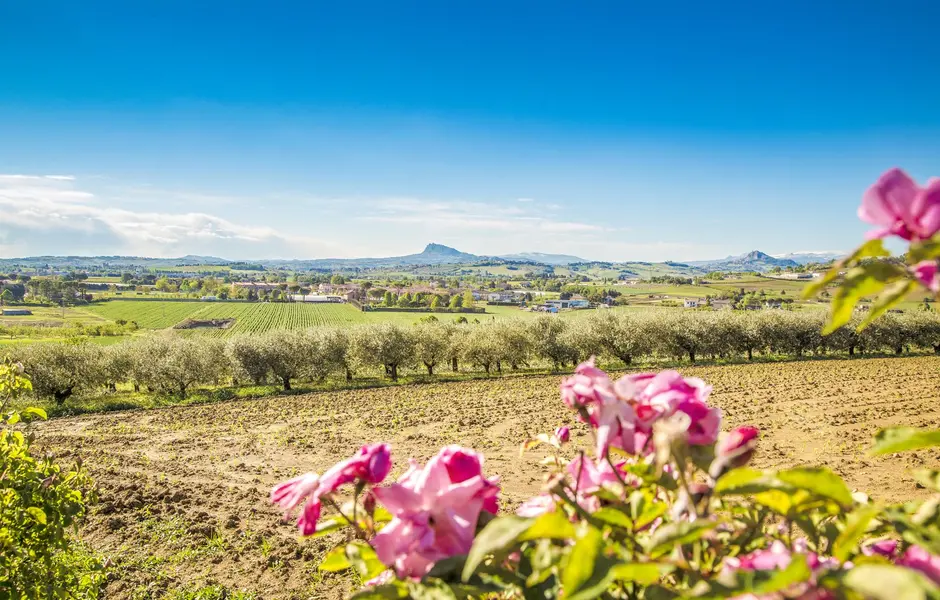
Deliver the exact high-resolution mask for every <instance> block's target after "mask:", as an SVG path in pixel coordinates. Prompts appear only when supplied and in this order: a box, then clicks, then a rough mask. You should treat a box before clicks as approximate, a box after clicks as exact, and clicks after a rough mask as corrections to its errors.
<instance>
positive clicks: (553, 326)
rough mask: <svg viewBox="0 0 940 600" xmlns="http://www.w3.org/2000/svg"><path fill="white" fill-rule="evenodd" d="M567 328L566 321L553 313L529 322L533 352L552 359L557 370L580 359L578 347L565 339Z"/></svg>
mask: <svg viewBox="0 0 940 600" xmlns="http://www.w3.org/2000/svg"><path fill="white" fill-rule="evenodd" d="M566 328H567V323H566V322H565V321H563V320H562V319H559V318H558V317H555V316H551V315H543V316H540V317H537V318H536V319H534V320H533V321H532V322H530V323H529V335H530V336H531V339H532V351H533V353H534V354H535V355H536V356H538V357H539V358H543V359H545V360H548V361H550V362H551V363H552V368H553V369H554V370H556V371H557V370H558V369H559V367H563V366H565V365H566V364H568V363H574V362H576V361H577V360H578V350H577V348H575V347H573V346H571V345H570V344H569V343H567V342H566V341H565V337H564V333H565V329H566Z"/></svg>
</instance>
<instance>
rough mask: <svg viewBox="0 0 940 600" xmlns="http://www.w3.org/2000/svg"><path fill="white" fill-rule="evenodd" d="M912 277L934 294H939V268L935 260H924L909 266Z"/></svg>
mask: <svg viewBox="0 0 940 600" xmlns="http://www.w3.org/2000/svg"><path fill="white" fill-rule="evenodd" d="M911 271H912V272H913V273H914V277H915V278H916V279H917V281H919V282H920V283H921V284H922V285H923V286H924V287H925V288H927V289H928V290H930V291H931V292H933V293H934V294H940V268H938V267H937V261H935V260H925V261H922V262H919V263H917V264H916V265H914V266H913V267H911Z"/></svg>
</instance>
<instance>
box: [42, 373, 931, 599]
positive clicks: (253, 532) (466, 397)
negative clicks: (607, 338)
mask: <svg viewBox="0 0 940 600" xmlns="http://www.w3.org/2000/svg"><path fill="white" fill-rule="evenodd" d="M684 374H686V375H694V376H698V377H703V378H705V379H706V380H707V381H708V382H709V383H711V384H712V385H713V386H714V392H713V395H712V402H713V403H714V404H716V405H717V406H720V407H721V408H722V409H723V411H724V413H725V425H724V428H725V429H727V428H729V427H732V426H735V425H738V424H743V423H751V424H754V425H757V426H758V427H760V428H761V430H762V432H763V437H762V439H761V446H760V447H761V451H760V455H759V459H758V462H757V466H761V467H771V466H787V465H793V464H796V463H809V464H820V465H827V466H829V467H830V468H832V469H833V470H835V471H836V472H837V473H839V474H841V475H842V476H844V477H845V478H846V479H847V480H848V482H849V484H850V485H851V486H853V487H855V488H858V489H862V490H865V491H868V492H869V493H871V494H872V495H873V496H874V497H876V498H879V499H883V500H904V499H907V498H913V497H919V496H921V495H923V494H924V492H923V490H919V489H917V488H916V486H915V484H914V482H913V479H912V478H911V477H910V476H909V475H908V471H910V470H911V469H912V468H914V467H918V466H931V467H933V468H937V467H940V453H938V452H936V451H926V452H920V453H915V454H906V455H900V456H893V457H886V458H868V457H866V456H864V450H865V449H866V448H868V447H869V444H870V440H871V436H872V435H873V434H874V433H875V432H876V431H877V430H878V429H879V428H880V427H884V426H888V425H893V424H909V425H913V426H920V427H938V426H940V357H915V358H897V359H860V360H821V361H807V362H794V363H782V364H754V365H740V366H721V367H699V368H688V369H684ZM559 380H560V378H559V377H547V376H538V377H518V378H503V379H494V380H488V381H473V382H465V383H449V384H432V385H421V386H402V387H392V388H385V389H378V390H359V391H347V392H334V393H324V394H311V395H304V396H291V397H281V398H273V399H265V400H252V401H240V402H230V403H224V404H213V405H203V406H191V407H185V408H167V409H161V410H151V411H145V412H133V413H110V414H104V415H90V416H81V417H75V418H68V419H58V420H54V421H52V422H49V423H46V424H44V425H43V426H42V427H41V430H40V433H39V438H40V441H41V443H42V444H43V445H44V446H45V447H46V448H48V449H51V450H53V451H55V452H56V453H57V454H59V455H60V456H63V457H65V456H69V455H72V454H79V455H81V456H82V457H83V459H84V461H85V464H86V465H88V467H89V468H90V470H91V472H92V475H93V476H94V477H95V479H96V480H97V482H98V483H99V486H100V496H101V501H100V503H99V505H98V506H97V508H96V509H95V510H94V513H93V516H92V518H91V520H90V522H89V523H88V525H87V526H86V527H85V529H84V530H83V532H82V537H83V539H84V540H85V541H86V542H87V543H88V544H89V545H90V546H91V547H92V548H93V549H94V550H95V551H97V552H100V553H102V554H104V555H106V556H109V557H110V558H111V561H112V563H113V566H112V568H111V570H112V576H111V580H110V582H109V584H108V589H107V592H108V594H107V597H109V598H129V597H134V598H158V597H164V596H165V595H167V594H168V593H171V592H174V591H178V590H190V591H191V590H196V589H199V588H200V587H203V586H207V585H221V586H224V587H225V588H226V589H227V590H231V591H234V590H245V591H247V592H251V593H253V594H254V595H255V597H258V598H335V597H340V596H342V595H343V593H344V592H345V591H347V590H348V588H349V585H350V584H349V582H348V581H347V580H346V579H344V578H343V577H342V576H334V575H327V576H324V577H322V578H321V577H320V576H319V575H317V574H316V564H317V561H318V559H319V558H320V557H321V556H322V554H323V552H324V551H325V550H326V549H327V548H328V547H329V546H331V545H332V544H333V543H335V541H336V539H335V538H326V539H317V540H300V539H299V538H298V537H297V536H296V535H295V530H294V529H293V527H292V525H290V524H284V523H281V522H280V521H279V520H278V516H279V515H278V513H277V512H276V511H275V510H274V509H273V508H272V507H271V506H269V504H268V501H267V495H268V490H269V489H270V488H271V486H272V485H273V484H274V483H276V482H278V481H280V480H283V479H285V478H287V477H290V476H293V475H296V474H298V473H300V472H302V471H307V470H318V471H322V470H323V469H325V468H326V467H328V466H329V465H330V464H332V463H333V462H334V461H336V460H338V459H340V458H343V457H346V456H347V455H349V454H350V453H351V452H353V451H354V450H355V449H356V448H357V447H358V445H359V444H361V443H363V442H366V441H377V440H387V441H390V442H391V443H392V444H393V446H394V451H395V456H396V457H397V459H398V461H399V464H398V468H401V467H402V466H403V464H404V459H405V458H407V457H408V456H415V457H416V458H418V459H425V458H427V457H428V456H430V455H431V454H433V453H434V452H436V450H437V449H438V448H439V447H440V446H442V445H445V444H451V443H460V444H464V445H468V446H472V447H474V448H477V449H478V450H481V451H484V452H485V453H486V456H487V466H486V471H487V472H488V473H495V474H499V475H501V476H502V479H503V486H504V496H505V504H506V505H508V506H510V507H511V506H512V505H513V504H514V503H516V502H518V501H519V500H521V499H522V498H523V497H526V496H528V495H531V494H533V493H535V492H537V491H538V489H539V485H540V472H541V471H540V467H538V465H537V464H536V463H537V461H538V458H539V457H540V455H539V454H538V453H537V452H533V453H531V454H530V455H527V456H526V457H525V458H523V459H521V460H520V459H519V458H518V445H519V443H520V441H522V440H523V439H525V438H526V437H528V436H530V435H533V434H535V433H538V432H549V431H551V430H552V429H553V428H554V427H555V426H557V425H558V424H560V423H562V422H566V421H571V419H570V416H571V415H570V414H569V413H568V412H567V411H566V410H565V409H564V407H563V406H562V404H561V402H560V401H559V400H558V391H557V389H558V388H557V386H558V382H559ZM573 433H574V436H573V439H574V441H575V442H578V441H581V442H583V441H585V439H586V438H585V437H583V436H586V435H587V433H586V431H584V430H582V429H580V426H579V427H575V428H573Z"/></svg>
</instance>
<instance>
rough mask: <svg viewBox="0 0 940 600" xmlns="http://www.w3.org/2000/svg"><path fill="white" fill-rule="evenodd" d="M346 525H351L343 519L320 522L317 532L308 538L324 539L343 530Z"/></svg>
mask: <svg viewBox="0 0 940 600" xmlns="http://www.w3.org/2000/svg"><path fill="white" fill-rule="evenodd" d="M346 525H349V523H347V522H346V521H344V520H343V519H326V520H324V521H320V522H319V523H317V530H316V531H314V532H313V533H311V534H310V535H309V536H307V537H310V538H318V537H323V536H325V535H329V534H331V533H333V532H334V531H337V530H338V529H342V528H343V527H345V526H346Z"/></svg>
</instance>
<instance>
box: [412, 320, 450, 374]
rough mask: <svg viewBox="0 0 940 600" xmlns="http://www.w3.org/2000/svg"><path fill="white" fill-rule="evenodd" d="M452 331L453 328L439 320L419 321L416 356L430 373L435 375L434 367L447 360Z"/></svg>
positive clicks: (416, 327)
mask: <svg viewBox="0 0 940 600" xmlns="http://www.w3.org/2000/svg"><path fill="white" fill-rule="evenodd" d="M451 331H452V329H451V328H449V327H446V326H444V325H441V324H440V323H437V322H425V323H418V324H417V325H416V326H415V329H414V332H413V335H414V341H415V346H414V348H415V357H416V358H417V359H418V360H419V361H421V363H422V364H423V365H424V368H425V369H427V371H428V375H434V367H436V366H437V365H438V364H439V363H440V362H441V361H444V360H447V358H448V350H449V348H450V336H451Z"/></svg>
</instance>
